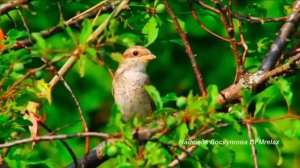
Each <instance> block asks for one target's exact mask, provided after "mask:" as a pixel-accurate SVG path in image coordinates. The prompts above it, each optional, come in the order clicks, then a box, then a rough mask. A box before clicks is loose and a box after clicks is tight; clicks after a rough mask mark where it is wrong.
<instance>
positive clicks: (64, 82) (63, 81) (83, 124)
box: [55, 72, 90, 155]
mask: <svg viewBox="0 0 300 168" xmlns="http://www.w3.org/2000/svg"><path fill="white" fill-rule="evenodd" d="M55 74H56V76H58V77H59V80H60V81H61V82H62V83H63V84H64V86H65V88H66V89H67V90H68V91H69V93H70V94H71V96H72V98H73V100H74V102H75V104H76V107H77V110H78V112H79V116H80V120H81V123H82V126H83V130H84V132H85V133H87V132H89V129H88V126H87V123H86V121H85V119H84V116H83V112H82V109H81V107H80V104H79V102H78V100H77V98H76V96H75V95H74V92H73V91H72V89H71V87H70V86H69V85H68V83H67V82H66V81H65V79H64V78H63V77H62V76H61V75H60V74H59V73H58V72H55ZM85 145H86V148H85V154H86V155H87V154H88V153H89V151H90V139H89V137H88V136H87V137H85Z"/></svg>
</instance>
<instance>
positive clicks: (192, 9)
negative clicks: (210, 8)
mask: <svg viewBox="0 0 300 168" xmlns="http://www.w3.org/2000/svg"><path fill="white" fill-rule="evenodd" d="M189 6H190V8H191V11H192V16H193V18H194V19H195V20H196V22H197V23H198V25H199V26H200V27H201V28H202V29H203V30H205V31H206V32H207V33H209V34H211V35H213V36H215V37H217V38H219V39H221V40H223V41H226V42H230V39H227V38H225V37H222V36H220V35H218V34H216V33H214V32H212V31H211V30H209V29H208V28H207V27H206V26H205V25H204V24H202V22H201V21H200V19H199V18H198V16H197V14H196V12H195V9H194V7H193V2H192V0H189Z"/></svg>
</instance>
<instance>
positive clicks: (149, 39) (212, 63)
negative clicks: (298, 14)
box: [0, 0, 300, 168]
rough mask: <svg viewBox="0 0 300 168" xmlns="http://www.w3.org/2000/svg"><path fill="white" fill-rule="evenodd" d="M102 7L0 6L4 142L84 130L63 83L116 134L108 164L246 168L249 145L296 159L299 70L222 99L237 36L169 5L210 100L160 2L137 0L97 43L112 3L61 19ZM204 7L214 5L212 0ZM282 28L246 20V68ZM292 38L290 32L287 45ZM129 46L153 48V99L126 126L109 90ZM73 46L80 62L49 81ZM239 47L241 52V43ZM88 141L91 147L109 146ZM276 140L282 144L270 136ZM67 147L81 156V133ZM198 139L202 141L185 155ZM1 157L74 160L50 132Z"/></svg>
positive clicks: (248, 10)
mask: <svg viewBox="0 0 300 168" xmlns="http://www.w3.org/2000/svg"><path fill="white" fill-rule="evenodd" d="M3 3H7V2H3ZM98 3H105V1H103V2H101V1H80V0H79V1H69V0H66V1H50V0H46V1H40V0H38V1H31V2H28V3H27V4H26V5H25V4H24V5H21V6H20V7H19V8H18V9H14V10H11V11H9V12H8V14H7V15H4V14H2V13H0V28H1V29H0V31H3V33H4V34H5V36H6V37H5V38H4V36H3V35H1V32H0V132H1V134H0V142H1V143H0V144H5V143H8V142H15V141H16V140H19V139H25V138H28V137H33V138H34V137H36V136H38V135H49V136H51V135H53V133H55V134H72V133H79V132H83V130H84V129H83V128H82V124H81V121H80V116H79V114H78V107H77V105H76V103H75V100H74V98H72V96H70V94H69V91H68V90H67V89H66V86H65V84H66V83H67V85H68V86H69V87H70V88H71V90H72V93H73V94H74V95H75V97H76V99H77V100H78V102H79V106H80V109H81V110H82V111H83V116H84V118H85V120H86V122H87V124H88V128H89V131H95V132H103V133H107V134H111V135H113V134H120V136H119V137H118V138H116V140H115V139H114V140H112V141H109V143H107V145H106V146H105V149H104V150H103V155H104V156H107V157H108V158H109V159H108V160H107V161H106V162H104V163H103V164H102V165H101V166H100V167H112V166H113V167H155V166H156V167H167V166H168V164H170V163H172V162H174V161H176V158H178V157H180V156H181V155H183V154H186V155H187V157H185V158H183V160H182V161H181V162H180V163H179V166H180V167H242V166H248V167H249V166H252V165H253V160H252V158H251V157H252V156H251V154H252V153H251V144H250V142H253V143H254V144H255V148H256V151H258V154H257V156H256V157H257V160H258V161H259V165H260V167H273V166H281V167H296V166H297V165H295V158H296V156H297V148H299V145H300V144H299V142H298V140H299V138H300V132H299V127H300V123H299V116H298V113H299V105H298V102H299V100H300V92H298V91H297V89H298V88H297V86H299V83H300V80H299V79H300V78H299V74H293V76H292V77H285V76H281V77H279V78H277V77H276V78H272V79H271V80H270V82H268V83H265V87H267V88H266V89H265V90H263V89H261V90H260V89H257V90H247V89H246V88H245V89H243V90H242V91H241V97H240V99H239V101H237V102H228V103H227V104H225V105H220V104H219V102H218V99H219V96H220V91H222V90H223V89H225V88H226V87H228V86H230V85H231V84H232V83H233V82H234V75H233V74H235V72H234V70H235V60H234V57H233V53H232V52H231V50H229V45H230V44H229V43H227V42H224V41H222V40H221V39H219V38H217V37H215V36H212V35H211V34H209V33H207V32H206V31H205V30H203V29H202V28H201V27H200V26H199V25H198V24H197V22H196V20H195V19H194V18H193V17H192V15H191V8H190V7H189V3H190V2H189V1H182V0H176V1H174V3H173V2H172V3H171V1H170V2H169V4H170V7H171V8H172V9H173V11H174V12H175V15H176V17H177V19H178V21H179V24H180V26H181V28H182V29H183V31H184V33H185V34H186V35H187V37H188V40H189V43H190V45H191V48H192V49H193V52H194V54H195V59H196V61H197V62H196V63H197V64H198V65H199V67H200V68H201V72H202V75H203V76H204V81H205V84H207V85H208V87H207V92H208V95H207V96H201V95H200V94H199V93H198V91H199V88H198V85H197V82H196V79H195V75H194V72H193V69H192V66H191V63H190V60H189V58H188V56H187V54H186V48H185V47H184V45H183V44H184V42H183V41H182V40H181V39H180V36H179V35H178V32H177V29H176V27H175V26H174V24H173V21H172V19H171V18H170V15H169V14H168V13H167V10H166V6H165V5H164V4H163V1H160V0H149V1H146V0H143V1H130V2H129V6H128V7H125V8H124V9H123V11H122V12H121V13H120V14H119V15H117V17H115V18H112V19H110V20H109V24H108V25H107V26H106V27H105V28H104V29H103V30H104V31H103V32H102V33H101V34H100V35H99V36H98V37H97V38H96V39H94V40H91V41H90V40H89V38H90V37H91V35H93V33H94V32H95V31H96V30H97V29H98V28H99V27H101V26H103V23H104V22H105V20H106V19H108V18H109V17H110V14H111V10H109V11H104V12H102V11H100V13H98V14H97V15H96V16H93V17H85V19H84V20H83V21H82V22H77V23H76V24H73V25H71V26H68V25H64V24H63V23H62V22H63V21H64V20H65V21H66V20H68V19H70V18H72V17H74V16H76V15H77V14H78V13H79V11H80V12H82V11H85V10H87V9H90V8H91V7H92V6H93V5H96V4H98ZM192 3H193V4H194V8H195V11H196V15H197V16H198V17H199V19H200V20H201V22H202V24H204V25H205V26H206V27H207V28H208V29H209V30H211V31H213V32H215V33H217V34H219V35H220V36H222V37H227V36H228V35H227V33H226V30H225V28H224V26H223V24H222V22H221V20H220V15H218V14H216V13H214V12H212V11H209V10H206V9H204V8H202V7H200V6H199V5H198V4H197V3H196V2H194V1H193V2H192ZM203 3H205V4H208V5H211V6H214V4H213V2H212V1H209V0H203ZM227 3H228V1H224V2H222V4H223V5H225V4H227ZM105 4H106V3H105ZM292 5H293V2H292V1H291V0H286V1H278V2H277V1H276V2H273V1H268V0H263V1H258V0H251V1H234V3H233V12H234V13H239V14H241V15H244V16H248V15H249V16H255V17H259V18H265V17H266V18H272V17H279V16H286V15H288V14H289V13H290V12H291V8H292ZM0 6H1V4H0ZM62 19H63V20H62ZM24 20H25V21H24ZM236 21H237V20H235V22H234V24H236V25H237V23H236ZM281 25H282V22H270V23H266V22H264V20H263V19H262V20H261V23H251V22H246V21H245V22H242V28H241V30H242V32H243V35H244V37H245V39H246V42H245V43H246V44H247V45H248V47H249V52H248V54H247V55H246V62H245V68H246V70H247V71H249V72H255V71H256V70H257V69H258V68H259V66H260V65H261V62H262V61H263V59H264V57H265V55H266V53H267V52H268V50H269V47H270V45H271V44H272V43H273V42H274V39H275V34H276V33H277V32H278V31H279V28H280V26H281ZM53 26H57V27H58V29H59V31H57V32H55V33H53V34H49V35H48V36H43V35H42V34H41V33H40V32H41V31H43V30H47V29H49V28H51V27H53ZM235 29H236V32H238V28H236V27H235ZM258 32H259V33H258ZM238 35H239V34H237V35H236V38H239V36H238ZM29 37H30V38H29ZM24 40H31V41H34V42H32V44H33V45H31V44H30V43H27V44H26V45H22V43H21V42H24V43H25V42H26V41H24ZM295 44H296V41H295V40H294V39H292V40H291V42H290V43H289V45H288V46H287V47H288V49H291V48H293V45H295ZM133 45H144V46H147V47H148V48H149V49H150V50H151V51H152V52H153V53H154V54H155V55H156V56H157V59H156V60H155V61H153V62H151V63H150V64H149V67H148V69H147V71H148V72H149V76H150V78H151V82H152V85H149V86H146V87H145V89H146V91H147V92H148V93H149V95H150V97H151V98H152V99H153V101H154V104H155V107H156V108H155V111H154V117H153V118H154V119H152V122H151V123H148V121H144V120H141V119H138V118H135V119H133V121H131V122H129V123H124V122H123V121H122V119H121V115H120V111H119V109H118V107H117V106H116V105H114V102H113V97H112V96H111V80H112V79H111V76H110V74H109V71H110V70H111V69H113V70H115V69H116V68H117V64H118V62H119V61H120V60H121V54H122V52H123V51H124V50H125V49H126V48H127V47H129V46H133ZM76 50H78V51H80V52H81V53H80V54H79V55H78V59H77V58H76V59H77V60H76V64H75V65H74V67H73V68H71V69H69V71H68V72H67V73H66V74H65V75H64V76H63V78H64V80H65V83H64V82H62V81H60V83H59V84H58V85H56V86H51V85H50V84H49V83H51V82H50V81H51V80H52V79H53V76H55V75H56V74H57V71H58V70H59V69H60V68H61V67H63V66H64V65H65V64H66V62H67V60H68V59H69V58H70V57H71V56H72V54H73V55H74V51H76ZM238 52H239V53H242V49H240V50H239V51H238ZM32 114H33V115H32ZM159 121H160V122H159ZM41 123H45V124H46V125H47V127H48V128H51V131H50V132H48V131H49V130H48V131H47V128H45V127H44V128H43V127H42V125H41ZM36 124H38V125H36ZM247 124H250V125H251V126H252V129H251V131H250V134H252V135H253V139H249V137H248V134H249V130H248V129H247V126H246V125H247ZM144 127H146V128H147V129H149V130H154V129H156V128H159V127H162V129H161V130H163V131H161V132H156V133H155V134H154V135H153V136H151V137H150V138H146V139H143V138H141V137H136V136H135V134H133V130H137V129H141V128H144ZM90 138H91V139H90V140H91V144H90V146H92V147H94V146H96V145H98V144H99V143H102V142H104V140H103V139H100V138H92V137H90ZM112 139H113V138H112ZM274 141H276V142H277V141H278V144H272V143H271V144H270V142H274ZM67 143H68V144H69V146H71V148H72V150H73V151H74V152H75V154H76V156H83V155H84V150H85V141H83V139H80V138H75V139H69V140H67ZM236 143H239V144H236ZM245 143H246V144H245ZM193 145H196V146H197V148H196V149H194V150H193V151H188V150H190V148H191V147H192V146H193ZM1 158H4V161H5V163H6V164H7V165H9V166H10V167H21V168H22V167H63V166H66V165H68V164H70V163H72V162H73V160H72V157H71V156H70V153H69V152H68V151H67V150H66V148H65V146H63V145H62V144H60V143H59V141H50V140H49V141H46V142H39V141H32V142H31V143H27V144H25V145H15V146H13V147H10V148H2V149H1V151H0V165H1Z"/></svg>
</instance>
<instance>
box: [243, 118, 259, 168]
mask: <svg viewBox="0 0 300 168" xmlns="http://www.w3.org/2000/svg"><path fill="white" fill-rule="evenodd" d="M246 127H247V133H248V139H249V142H250V146H251V156H252V159H253V163H254V168H258V161H257V156H256V148H255V144H254V143H251V142H252V141H253V137H252V129H251V124H250V123H246Z"/></svg>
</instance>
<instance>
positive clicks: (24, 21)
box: [17, 9, 32, 42]
mask: <svg viewBox="0 0 300 168" xmlns="http://www.w3.org/2000/svg"><path fill="white" fill-rule="evenodd" d="M17 12H18V14H19V15H20V17H21V19H22V22H23V25H24V27H25V29H26V31H27V33H28V37H29V40H30V42H32V39H31V36H30V30H29V28H28V25H27V22H26V20H25V17H24V16H23V14H22V12H21V11H20V9H17Z"/></svg>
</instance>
